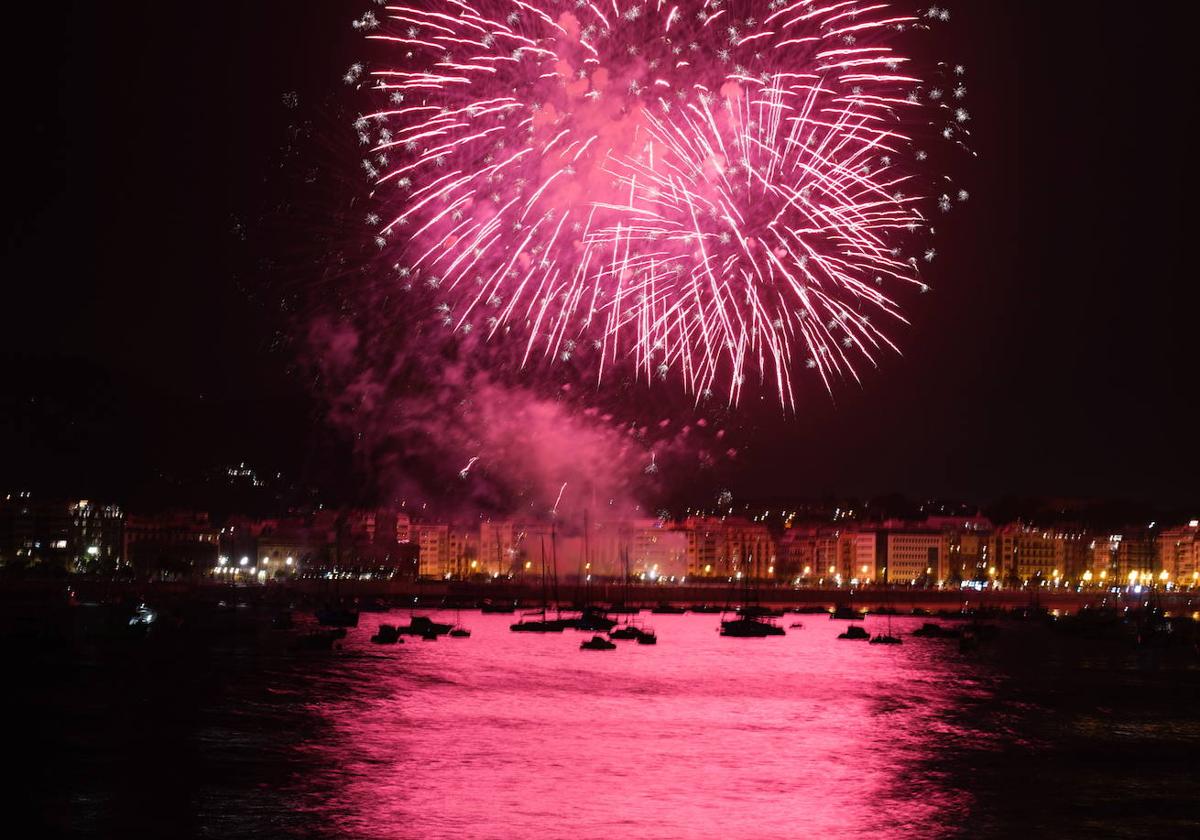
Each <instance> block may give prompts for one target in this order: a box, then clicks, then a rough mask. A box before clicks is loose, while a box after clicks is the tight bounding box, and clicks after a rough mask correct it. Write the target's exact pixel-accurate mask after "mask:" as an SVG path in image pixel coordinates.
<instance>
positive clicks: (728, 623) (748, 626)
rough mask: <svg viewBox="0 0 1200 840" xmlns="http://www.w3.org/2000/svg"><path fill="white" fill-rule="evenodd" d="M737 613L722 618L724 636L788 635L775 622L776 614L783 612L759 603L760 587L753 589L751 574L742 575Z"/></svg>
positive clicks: (761, 637)
mask: <svg viewBox="0 0 1200 840" xmlns="http://www.w3.org/2000/svg"><path fill="white" fill-rule="evenodd" d="M748 559H750V558H748ZM750 562H751V568H753V560H752V559H750ZM730 594H731V595H732V593H730ZM722 612H724V611H722ZM735 615H736V618H729V619H725V618H723V619H722V620H721V630H720V632H721V635H722V636H729V637H730V638H734V639H764V638H766V637H767V636H786V635H787V631H786V630H784V629H783V628H782V627H780V626H779V625H778V624H776V623H775V616H776V615H782V612H779V611H777V610H772V609H770V608H768V607H764V606H761V605H760V604H759V603H758V589H757V586H755V587H754V589H753V590H752V589H751V583H750V576H749V575H746V576H744V577H742V605H741V606H740V607H738V608H737V609H736V610H735Z"/></svg>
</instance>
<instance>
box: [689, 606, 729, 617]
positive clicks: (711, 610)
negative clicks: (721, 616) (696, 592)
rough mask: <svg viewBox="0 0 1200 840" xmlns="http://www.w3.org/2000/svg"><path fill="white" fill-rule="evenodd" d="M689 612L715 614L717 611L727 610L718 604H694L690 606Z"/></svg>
mask: <svg viewBox="0 0 1200 840" xmlns="http://www.w3.org/2000/svg"><path fill="white" fill-rule="evenodd" d="M688 612H694V613H708V614H712V615H715V614H716V613H723V612H725V608H724V607H722V606H719V605H717V604H692V605H691V606H690V607H688Z"/></svg>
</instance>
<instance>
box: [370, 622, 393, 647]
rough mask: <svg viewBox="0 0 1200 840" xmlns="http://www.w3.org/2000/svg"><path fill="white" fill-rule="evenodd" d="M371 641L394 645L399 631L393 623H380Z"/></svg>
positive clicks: (378, 643)
mask: <svg viewBox="0 0 1200 840" xmlns="http://www.w3.org/2000/svg"><path fill="white" fill-rule="evenodd" d="M371 641H372V642H374V643H375V644H377V645H394V644H396V643H397V642H399V641H400V631H399V630H398V629H397V628H396V626H395V625H394V624H380V625H379V630H378V631H377V632H376V633H375V635H374V636H372V637H371Z"/></svg>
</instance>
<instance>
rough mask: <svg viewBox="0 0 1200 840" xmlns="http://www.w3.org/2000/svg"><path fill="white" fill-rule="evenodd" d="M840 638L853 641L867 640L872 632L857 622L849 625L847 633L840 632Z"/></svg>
mask: <svg viewBox="0 0 1200 840" xmlns="http://www.w3.org/2000/svg"><path fill="white" fill-rule="evenodd" d="M838 638H839V639H846V640H847V641H851V642H865V641H867V640H869V639H870V638H871V634H870V633H868V632H867V631H866V630H864V629H862V628H861V627H859V626H858V625H857V624H855V625H852V626H850V627H847V628H846V632H845V633H839V634H838Z"/></svg>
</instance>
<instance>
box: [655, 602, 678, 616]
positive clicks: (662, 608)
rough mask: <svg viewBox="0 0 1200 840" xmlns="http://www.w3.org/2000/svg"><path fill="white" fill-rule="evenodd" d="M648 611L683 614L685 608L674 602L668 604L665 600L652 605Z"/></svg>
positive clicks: (661, 613)
mask: <svg viewBox="0 0 1200 840" xmlns="http://www.w3.org/2000/svg"><path fill="white" fill-rule="evenodd" d="M650 612H652V613H655V614H657V615H683V614H684V613H685V612H687V608H686V607H679V606H676V605H674V604H668V603H667V602H665V601H660V602H659V603H658V605H657V606H656V607H654V609H652V610H650Z"/></svg>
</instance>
